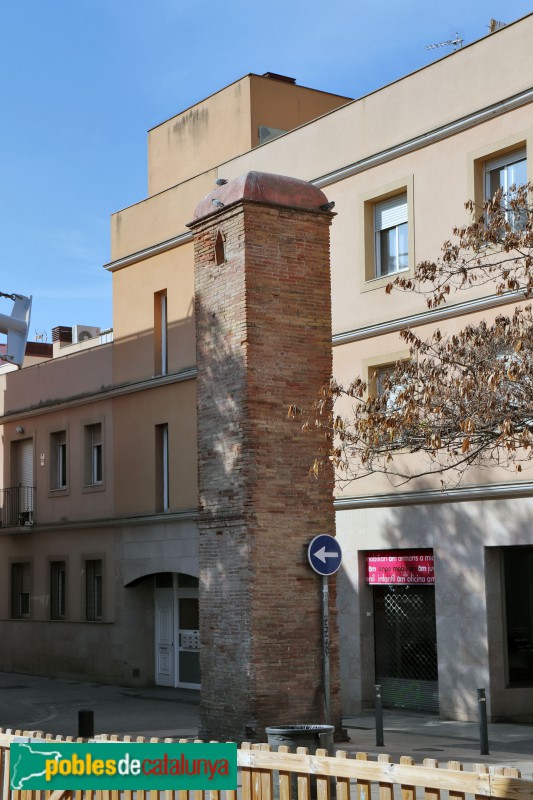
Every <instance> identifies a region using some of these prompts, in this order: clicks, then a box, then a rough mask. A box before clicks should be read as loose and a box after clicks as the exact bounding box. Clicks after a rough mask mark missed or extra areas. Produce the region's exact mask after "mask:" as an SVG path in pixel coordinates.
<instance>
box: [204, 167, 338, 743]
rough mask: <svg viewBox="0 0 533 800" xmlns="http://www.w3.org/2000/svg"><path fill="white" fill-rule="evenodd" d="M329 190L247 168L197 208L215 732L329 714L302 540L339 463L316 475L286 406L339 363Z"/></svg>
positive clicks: (314, 587)
mask: <svg viewBox="0 0 533 800" xmlns="http://www.w3.org/2000/svg"><path fill="white" fill-rule="evenodd" d="M213 199H215V200H218V202H219V203H224V207H217V206H216V205H215V204H213V202H212V201H213ZM326 202H327V199H326V197H325V196H324V194H323V193H322V192H321V191H320V190H318V189H316V188H314V187H312V186H311V185H310V184H307V183H305V182H303V181H297V180H293V179H289V178H284V177H281V176H276V175H264V174H262V173H248V174H247V175H246V176H243V177H242V178H239V179H237V180H236V181H232V182H231V183H229V184H227V185H226V186H223V187H221V188H220V189H217V190H216V191H215V192H213V193H212V194H211V195H209V196H208V197H207V198H205V199H204V200H203V201H202V203H201V204H200V205H199V206H198V208H197V211H196V214H195V220H194V221H193V223H191V227H192V228H193V230H194V235H195V293H196V331H197V334H196V335H197V363H198V454H199V461H198V463H199V492H200V500H199V502H200V518H199V535H200V631H201V640H202V651H201V669H202V702H201V735H202V736H203V737H207V738H211V739H222V740H224V739H228V738H230V739H234V740H237V741H240V740H244V739H259V740H264V738H265V734H264V728H265V726H266V725H275V724H283V723H287V724H288V723H318V722H323V721H324V706H323V696H322V643H321V635H322V631H321V619H322V617H321V579H320V578H319V577H318V576H317V575H315V574H314V573H313V572H312V570H311V569H310V567H309V565H308V563H307V545H308V543H309V541H310V540H311V538H312V537H313V536H315V535H317V534H319V533H331V534H333V533H334V515H333V499H332V478H331V476H329V479H328V480H327V481H322V480H321V481H311V480H310V479H309V478H308V468H309V465H310V463H311V461H312V458H313V455H314V454H315V453H316V451H317V449H318V447H319V444H320V442H319V439H318V436H315V435H314V434H313V435H303V434H302V432H301V430H300V426H299V425H298V424H296V423H294V422H292V421H290V420H288V419H287V408H288V406H289V405H290V404H291V403H294V402H297V403H301V404H307V403H310V402H311V401H312V400H313V399H314V398H315V397H316V395H317V392H318V389H319V387H320V386H321V385H322V383H323V382H324V381H326V380H328V378H329V376H330V375H331V308H330V270H329V227H330V224H331V218H332V215H331V213H330V212H329V211H324V210H321V209H320V205H321V204H324V203H326ZM331 583H332V587H331V588H332V592H331V609H330V612H331V615H332V624H333V629H332V637H331V638H332V642H333V646H332V652H331V666H332V679H331V685H332V703H331V706H332V713H333V720H332V721H333V723H334V724H336V725H337V726H339V725H340V705H339V679H338V651H337V636H336V626H335V591H334V586H333V584H334V579H331Z"/></svg>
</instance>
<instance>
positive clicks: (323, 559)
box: [307, 533, 342, 724]
mask: <svg viewBox="0 0 533 800" xmlns="http://www.w3.org/2000/svg"><path fill="white" fill-rule="evenodd" d="M307 558H308V559H309V564H310V566H311V569H313V570H314V571H315V572H316V573H317V574H318V575H321V576H322V651H323V652H322V656H323V665H324V715H325V717H326V724H329V721H330V718H331V685H330V684H331V680H330V664H329V583H328V579H329V576H330V575H334V574H335V572H337V570H338V569H339V567H340V565H341V561H342V550H341V548H340V545H339V543H338V542H337V540H336V539H335V537H334V536H330V535H329V534H327V533H321V534H319V535H318V536H315V537H314V539H312V540H311V541H310V542H309V546H308V548H307Z"/></svg>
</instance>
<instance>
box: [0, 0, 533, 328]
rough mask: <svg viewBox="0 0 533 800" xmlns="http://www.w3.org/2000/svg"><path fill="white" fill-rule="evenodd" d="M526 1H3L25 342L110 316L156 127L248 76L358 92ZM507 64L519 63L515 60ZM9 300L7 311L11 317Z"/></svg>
mask: <svg viewBox="0 0 533 800" xmlns="http://www.w3.org/2000/svg"><path fill="white" fill-rule="evenodd" d="M531 10H533V8H532V6H531V3H529V2H522V0H507V2H503V1H502V0H494V2H491V1H490V0H488V1H487V0H470V2H464V0H461V1H460V0H448V2H445V3H437V2H435V0H404V2H401V3H400V2H399V1H398V0H395V1H394V2H393V0H374V1H373V2H368V1H367V0H328V2H325V0H320V1H319V0H269V2H266V3H253V2H249V1H248V0H246V1H245V0H226V2H220V0H218V1H217V0H144V1H143V0H128V1H126V0H10V1H9V0H4V2H3V3H2V17H1V25H0V62H1V70H0V102H1V107H2V112H3V119H2V124H1V125H0V236H1V241H2V246H1V248H0V253H1V256H0V258H1V259H2V262H1V273H0V274H1V280H0V291H4V292H21V293H23V294H32V295H33V312H32V322H31V329H30V339H33V338H35V335H36V333H38V334H41V333H43V332H44V333H45V334H46V336H47V340H48V341H51V329H52V327H54V326H55V325H73V324H84V325H98V326H100V327H102V328H104V327H108V326H110V325H111V324H112V314H111V276H110V275H109V274H108V273H107V272H106V271H105V270H104V269H103V268H102V265H103V264H104V263H106V262H107V261H108V260H109V217H110V215H111V213H112V212H114V211H118V210H119V209H121V208H124V207H126V206H128V205H131V204H132V203H135V202H137V201H138V200H141V199H142V198H144V197H146V183H147V181H146V131H147V130H148V129H149V128H151V127H153V126H154V125H156V124H158V123H159V122H162V121H163V120H164V119H167V118H169V117H171V116H173V115H174V114H176V113H178V112H179V111H181V110H183V109H184V108H187V107H188V106H190V105H191V104H193V103H195V102H197V101H199V100H201V99H202V98H204V97H206V96H207V95H209V94H211V93H212V92H215V91H217V90H218V89H220V88H222V87H223V86H225V85H226V84H228V83H231V82H232V81H234V80H236V79H237V78H240V77H242V76H243V75H245V74H247V73H249V72H255V73H259V74H262V73H263V72H266V71H271V72H278V73H282V74H285V75H291V76H293V77H295V78H296V79H297V82H298V83H299V84H300V85H303V86H311V87H313V88H317V89H322V90H324V91H331V92H335V93H338V94H344V95H348V96H352V97H358V96H360V95H361V94H365V93H366V92H369V91H372V90H373V89H376V88H378V87H379V86H382V85H383V84H385V83H388V82H390V81H391V80H395V79H396V78H399V77H401V76H402V75H405V74H406V73H408V72H411V71H412V70H414V69H417V68H419V67H422V66H424V65H425V64H428V63H430V62H431V61H432V60H435V59H436V58H438V57H442V56H443V55H445V54H447V53H448V52H450V49H449V48H441V49H439V50H433V51H427V50H426V49H425V45H427V44H430V43H433V42H439V41H444V40H447V39H450V38H454V36H455V34H456V32H457V33H459V35H460V36H461V37H462V38H463V39H464V43H465V44H468V43H470V42H472V41H475V40H476V39H478V38H480V37H482V36H483V35H485V34H486V33H487V31H488V23H489V19H490V18H491V17H494V18H496V19H498V20H501V21H503V22H512V21H514V20H516V19H518V18H519V17H520V16H523V15H524V14H527V13H529V11H531ZM509 63H510V68H515V65H513V62H512V60H510V62H509ZM10 310H11V307H10V304H9V302H8V301H6V300H2V301H1V302H0V312H2V313H10Z"/></svg>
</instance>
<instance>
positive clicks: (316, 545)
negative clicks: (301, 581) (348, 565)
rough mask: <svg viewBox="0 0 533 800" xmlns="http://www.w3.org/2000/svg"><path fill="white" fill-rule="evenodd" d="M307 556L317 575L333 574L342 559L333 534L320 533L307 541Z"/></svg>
mask: <svg viewBox="0 0 533 800" xmlns="http://www.w3.org/2000/svg"><path fill="white" fill-rule="evenodd" d="M307 558H308V559H309V563H310V565H311V567H312V568H313V569H314V571H315V572H318V574H319V575H334V574H335V572H337V570H338V569H339V567H340V565H341V561H342V550H341V546H340V544H339V543H338V542H337V540H336V539H335V537H334V536H329V534H327V533H321V534H320V535H319V536H315V538H314V539H312V541H311V542H310V543H309V547H308V548H307Z"/></svg>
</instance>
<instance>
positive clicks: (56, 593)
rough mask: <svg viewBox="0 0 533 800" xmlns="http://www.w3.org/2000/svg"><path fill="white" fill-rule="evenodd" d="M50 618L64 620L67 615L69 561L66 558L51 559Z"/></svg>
mask: <svg viewBox="0 0 533 800" xmlns="http://www.w3.org/2000/svg"><path fill="white" fill-rule="evenodd" d="M49 570H50V619H52V620H64V619H66V616H67V562H66V560H65V559H53V560H50V561H49Z"/></svg>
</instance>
